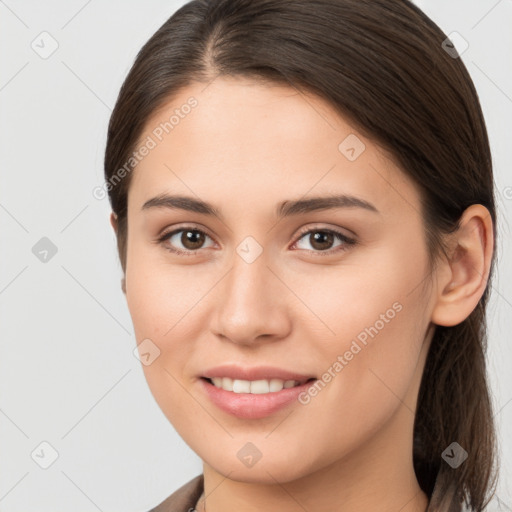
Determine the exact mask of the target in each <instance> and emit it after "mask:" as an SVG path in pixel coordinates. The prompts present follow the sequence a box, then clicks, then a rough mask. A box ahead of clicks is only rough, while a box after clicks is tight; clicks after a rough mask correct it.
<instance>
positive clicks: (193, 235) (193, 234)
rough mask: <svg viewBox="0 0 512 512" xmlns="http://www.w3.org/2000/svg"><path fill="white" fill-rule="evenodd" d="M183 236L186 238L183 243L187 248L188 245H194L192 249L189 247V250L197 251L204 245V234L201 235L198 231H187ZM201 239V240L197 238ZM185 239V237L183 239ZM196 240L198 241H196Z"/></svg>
mask: <svg viewBox="0 0 512 512" xmlns="http://www.w3.org/2000/svg"><path fill="white" fill-rule="evenodd" d="M183 236H184V237H185V239H184V240H182V243H183V245H184V246H185V247H187V244H190V243H191V244H192V247H187V248H188V249H197V246H200V245H201V243H202V241H203V240H202V238H203V235H202V233H199V232H198V231H194V230H190V231H185V232H184V233H183ZM198 237H199V240H197V238H198ZM182 238H183V237H182ZM194 239H196V240H194Z"/></svg>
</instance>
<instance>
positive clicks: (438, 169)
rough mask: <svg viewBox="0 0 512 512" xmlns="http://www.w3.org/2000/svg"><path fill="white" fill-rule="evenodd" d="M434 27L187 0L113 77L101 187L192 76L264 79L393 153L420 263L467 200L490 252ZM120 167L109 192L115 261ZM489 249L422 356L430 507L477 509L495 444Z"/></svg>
mask: <svg viewBox="0 0 512 512" xmlns="http://www.w3.org/2000/svg"><path fill="white" fill-rule="evenodd" d="M446 38H447V37H446V35H445V34H444V33H443V31H442V30H441V29H440V28H439V27H438V26H437V25H436V24H435V23H434V22H433V21H432V20H431V19H429V18H428V17H427V16H426V15H425V14H424V13H423V12H422V11H421V10H420V9H419V8H418V7H416V6H415V5H413V4H412V3H410V2H409V1H407V0H290V1H287V2H283V1H280V0H218V1H207V0H194V1H191V2H189V3H187V4H185V5H184V6H182V7H181V8H180V9H179V10H178V11H176V12H175V13H174V15H173V16H172V17H171V18H169V19H168V20H167V21H166V22H165V23H164V24H163V25H162V26H161V27H160V29H159V30H158V31H157V32H156V33H155V34H154V35H153V36H152V37H151V38H150V39H149V41H148V42H147V43H146V44H145V45H144V47H143V48H142V49H141V50H140V52H139V53H138V55H137V57H136V60H135V62H134V64H133V67H132V68H131V70H130V72H129V73H128V76H127V77H126V79H125V81H124V83H123V85H122V88H121V90H120V93H119V97H118V99H117V103H116V105H115V108H114V110H113V112H112V116H111V119H110V124H109V128H108V139H107V146H106V152H105V178H106V180H107V182H110V183H111V184H112V178H113V177H114V175H115V174H116V171H118V170H119V169H120V168H121V167H123V166H124V165H125V164H126V162H127V161H129V158H130V154H131V153H132V152H133V151H134V149H135V147H136V144H137V141H138V138H139V137H140V135H141V133H142V131H143V129H144V127H145V123H146V122H147V120H148V118H149V116H150V115H151V114H153V113H154V112H155V111H156V110H157V109H158V108H160V107H162V106H163V105H165V104H166V103H167V102H169V100H170V99H171V98H172V97H173V95H175V94H176V93H177V92H178V91H180V90H181V89H182V88H184V87H185V86H187V84H189V83H190V82H191V81H193V80H196V81H200V82H204V83H207V82H209V81H211V80H213V79H214V78H215V77H216V76H222V75H226V76H227V75H231V76H240V77H251V78H255V79H263V80H270V81H273V82H277V83H281V84H285V85H289V86H292V87H295V88H296V89H297V90H299V91H305V92H310V93H314V94H317V95H318V96H320V97H322V98H324V99H325V100H327V101H328V102H329V103H330V105H332V107H333V108H334V109H336V110H337V111H338V112H339V113H340V114H341V115H342V116H344V117H345V118H346V119H347V121H348V122H351V123H352V125H353V126H354V127H355V128H357V129H358V130H359V131H360V133H361V134H363V135H364V136H366V137H368V138H369V139H371V140H373V141H374V142H375V143H376V144H378V145H379V146H381V147H382V148H383V149H385V150H387V151H388V152H389V154H391V155H392V157H393V158H394V159H395V161H396V162H397V163H398V165H400V167H401V168H402V169H403V171H404V172H405V173H406V174H407V175H408V176H409V177H410V178H411V179H412V180H413V182H414V183H415V184H416V185H417V186H418V189H419V191H420V193H421V200H422V215H423V219H424V225H425V235H426V241H427V247H428V252H429V257H430V259H429V261H430V265H431V269H433V268H434V267H435V263H436V261H438V258H439V257H440V256H441V254H444V255H445V256H446V250H447V249H446V246H445V245H444V237H443V235H444V234H447V233H451V232H453V231H454V230H456V229H457V227H458V225H459V224H458V222H459V220H460V217H461V215H462V213H463V212H464V210H465V209H466V208H467V207H468V206H470V205H472V204H475V203H476V204H478V203H479V204H482V205H484V206H485V207H486V208H487V209H488V210H489V212H490V215H491V217H492V221H493V229H494V240H495V242H494V249H495V248H496V210H495V199H494V185H493V175H492V163H491V155H490V149H489V142H488V136H487V130H486V126H485V123H484V118H483V114H482V111H481V107H480V103H479V99H478V95H477V93H476V91H475V88H474V85H473V82H472V80H471V78H470V76H469V73H468V71H467V69H466V67H465V66H464V64H463V62H462V60H461V59H460V57H457V55H456V54H455V55H454V54H453V51H452V52H451V53H448V52H447V51H445V49H444V48H443V46H442V43H443V41H445V40H446ZM340 142H341V141H340ZM125 168H126V167H125ZM130 178H131V173H128V174H127V175H126V176H125V177H124V178H123V179H122V180H120V181H118V183H115V185H114V186H111V187H109V190H108V191H109V199H110V203H111V206H112V210H113V211H114V213H115V214H117V218H118V234H117V243H118V251H119V257H120V261H121V265H122V268H123V272H124V271H125V270H126V245H127V192H128V188H129V186H130ZM495 255H496V251H495V250H494V252H493V258H492V261H491V268H490V274H489V280H488V283H487V287H486V289H485V292H484V293H483V295H482V297H481V300H480V301H479V303H478V305H477V307H476V308H475V309H474V311H473V312H472V313H471V314H470V315H469V317H468V318H467V319H466V320H464V321H463V322H461V323H460V324H458V325H456V326H453V327H443V326H436V328H435V333H434V337H433V340H432V343H431V346H430V349H429V353H428V357H427V361H426V364H425V369H424V373H423V378H422V382H421V386H420V390H419V395H418V406H417V412H416V417H415V423H414V449H413V460H414V469H415V472H416V476H417V478H418V482H419V484H420V486H421V488H422V489H423V491H424V492H425V493H426V494H427V496H429V497H430V505H429V510H450V511H452V510H453V511H455V510H460V508H461V503H462V501H465V502H466V504H467V505H468V506H470V507H471V510H475V511H481V510H483V509H484V507H485V506H486V504H487V503H488V501H490V499H491V497H492V496H489V497H488V495H489V494H490V490H491V486H492V485H493V484H495V481H496V474H494V469H495V468H494V463H495V458H496V457H497V453H496V434H495V426H494V423H493V415H492V403H491V400H490V395H489V389H488V384H487V375H486V359H485V354H486V348H487V334H486V320H485V310H486V304H487V300H488V296H489V292H490V281H491V279H492V275H493V268H494V266H495ZM454 441H456V442H457V443H458V444H459V445H460V446H461V447H462V448H463V449H464V450H466V451H467V452H468V458H467V460H466V461H465V462H464V463H462V464H461V465H460V466H459V467H457V468H456V469H454V468H452V467H450V466H449V465H448V464H447V463H446V462H444V461H443V460H442V456H441V455H442V453H443V451H444V450H445V449H446V448H447V447H448V446H449V445H450V444H451V443H452V442H454ZM434 486H435V489H434ZM486 500H487V501H486Z"/></svg>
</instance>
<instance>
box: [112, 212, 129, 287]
mask: <svg viewBox="0 0 512 512" xmlns="http://www.w3.org/2000/svg"><path fill="white" fill-rule="evenodd" d="M110 224H111V225H112V227H113V228H114V231H115V233H116V236H117V227H118V225H117V215H116V214H115V213H114V212H112V213H111V214H110ZM121 290H123V293H124V294H125V295H126V278H125V277H124V276H123V277H122V278H121Z"/></svg>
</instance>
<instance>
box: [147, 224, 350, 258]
mask: <svg viewBox="0 0 512 512" xmlns="http://www.w3.org/2000/svg"><path fill="white" fill-rule="evenodd" d="M306 235H309V238H305V237H306ZM205 238H210V240H212V238H211V237H210V236H209V235H208V234H207V233H205V232H204V231H203V230H202V229H199V228H198V227H196V226H182V227H180V228H179V229H175V230H173V231H170V232H168V233H164V234H163V235H162V236H160V237H159V238H158V240H157V243H160V244H161V245H163V246H164V247H165V248H166V249H167V250H169V251H171V252H173V253H175V254H179V255H183V256H194V255H195V254H197V251H198V250H199V249H203V248H204V241H205ZM303 238H304V239H306V240H308V242H309V243H310V244H311V246H312V247H313V249H312V250H311V249H306V250H308V251H309V252H312V253H313V254H315V255H318V256H324V255H331V254H333V253H336V252H340V251H345V250H347V249H348V248H349V247H350V246H353V245H356V243H357V241H356V240H354V239H353V238H349V237H347V236H346V235H344V234H343V233H341V232H340V231H337V230H334V229H321V228H313V229H311V228H310V229H306V230H303V231H302V232H301V236H300V238H299V240H298V241H297V242H295V244H294V245H293V246H296V245H298V244H299V243H300V241H301V240H302V239H303ZM335 240H338V241H339V242H340V243H339V244H338V246H334V247H335V248H334V249H333V248H331V246H332V244H333V242H334V241H335ZM176 244H181V245H182V247H183V249H182V248H180V247H179V246H178V247H176ZM293 246H292V247H293ZM336 247H338V248H336Z"/></svg>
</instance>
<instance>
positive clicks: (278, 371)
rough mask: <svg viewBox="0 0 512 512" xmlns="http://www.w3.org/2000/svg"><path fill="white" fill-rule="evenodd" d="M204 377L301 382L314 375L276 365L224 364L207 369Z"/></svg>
mask: <svg viewBox="0 0 512 512" xmlns="http://www.w3.org/2000/svg"><path fill="white" fill-rule="evenodd" d="M202 377H206V378H208V379H211V378H213V377H229V378H231V379H238V380H263V379H267V380H270V379H280V380H284V381H287V380H296V381H298V382H300V383H301V384H302V383H304V382H306V381H307V380H309V379H311V378H315V377H314V376H313V375H304V374H301V373H297V372H293V371H289V370H284V369H282V368H276V367H274V366H255V367H252V368H250V367H245V368H244V367H242V366H236V365H222V366H215V367H214V368H210V369H208V370H206V371H205V372H204V373H203V374H202Z"/></svg>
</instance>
